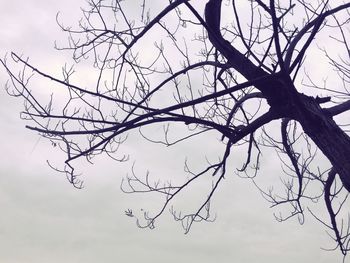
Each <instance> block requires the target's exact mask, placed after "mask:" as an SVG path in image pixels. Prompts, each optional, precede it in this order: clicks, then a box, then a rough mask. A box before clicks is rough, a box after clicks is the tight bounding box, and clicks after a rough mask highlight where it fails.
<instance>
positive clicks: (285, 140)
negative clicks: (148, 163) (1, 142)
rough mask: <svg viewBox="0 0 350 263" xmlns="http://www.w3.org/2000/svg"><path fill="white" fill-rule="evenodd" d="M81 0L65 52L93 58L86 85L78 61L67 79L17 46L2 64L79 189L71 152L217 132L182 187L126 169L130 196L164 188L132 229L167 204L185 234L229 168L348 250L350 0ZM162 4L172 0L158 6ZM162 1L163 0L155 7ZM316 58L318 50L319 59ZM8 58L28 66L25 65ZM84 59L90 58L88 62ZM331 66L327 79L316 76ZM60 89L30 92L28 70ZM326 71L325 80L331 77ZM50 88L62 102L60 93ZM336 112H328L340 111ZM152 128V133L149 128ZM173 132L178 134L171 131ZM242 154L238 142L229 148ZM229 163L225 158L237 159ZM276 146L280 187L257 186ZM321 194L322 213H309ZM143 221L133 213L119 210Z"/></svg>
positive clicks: (92, 152)
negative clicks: (194, 196) (133, 139)
mask: <svg viewBox="0 0 350 263" xmlns="http://www.w3.org/2000/svg"><path fill="white" fill-rule="evenodd" d="M136 2H137V1H133V2H132V3H131V2H130V1H129V2H128V1H121V0H120V1H118V0H113V1H112V0H111V1H107V0H105V1H103V0H99V1H98V0H89V1H88V4H89V7H88V9H86V10H83V16H82V19H81V20H80V21H79V23H78V26H77V27H76V28H73V27H67V26H64V24H63V23H62V22H60V19H59V16H58V17H57V21H58V24H59V26H60V27H61V29H62V30H63V31H65V32H66V33H68V45H67V46H65V47H59V46H56V48H57V49H58V50H68V51H71V52H72V54H73V59H74V61H75V62H76V64H78V63H85V64H89V63H91V67H92V68H93V70H94V71H93V72H94V74H95V75H93V76H94V77H96V79H95V82H94V83H91V86H89V87H84V86H80V85H79V84H76V82H77V81H78V80H77V79H75V74H74V73H75V70H74V68H73V67H68V66H65V67H63V71H62V73H63V76H62V77H58V76H57V77H56V76H54V75H53V74H49V73H46V72H44V71H42V70H41V69H40V68H39V67H36V66H34V65H32V64H31V63H30V62H29V60H28V59H25V58H23V56H19V55H17V54H15V53H11V56H10V59H6V58H5V59H3V60H1V62H2V65H3V66H4V67H5V69H6V70H7V73H8V75H9V78H10V81H9V83H8V86H7V90H8V92H9V94H10V95H13V96H20V97H22V98H24V101H25V103H24V106H25V108H24V111H23V112H22V115H21V116H22V118H23V119H25V120H27V121H30V122H31V124H30V125H28V126H26V127H27V128H28V129H30V130H33V131H36V132H39V133H40V134H41V136H43V137H45V138H47V139H49V140H51V142H52V144H53V145H54V146H57V147H59V148H60V149H61V150H62V151H63V152H65V154H66V161H65V165H64V168H63V169H58V168H55V167H53V168H54V169H56V170H57V171H60V172H63V173H65V174H66V175H67V177H68V179H69V181H70V182H71V183H72V184H73V185H74V186H75V187H78V188H79V187H81V186H82V181H81V180H80V179H79V177H78V174H77V173H76V171H75V169H74V162H75V160H77V159H83V158H85V159H86V160H87V161H88V162H91V160H92V158H93V157H94V156H96V155H100V154H102V153H104V154H107V155H108V156H110V157H111V158H113V159H115V160H117V161H125V160H126V159H127V158H126V157H121V158H119V157H117V156H119V146H120V145H121V144H122V143H123V142H124V141H125V140H126V135H127V134H128V132H130V131H132V130H135V129H136V130H138V131H139V133H140V135H141V136H142V137H143V138H145V139H146V140H148V141H151V142H154V143H162V144H164V145H166V146H172V145H174V144H177V143H186V142H187V141H189V140H192V139H194V137H196V136H203V134H206V133H213V132H214V133H215V134H216V135H218V136H219V138H220V140H219V141H218V143H222V144H223V145H224V151H223V152H222V155H221V158H220V160H219V161H218V162H216V163H213V162H210V161H209V160H208V165H205V166H204V168H203V170H202V171H199V172H198V171H196V172H194V171H192V170H191V169H190V168H189V166H188V164H187V163H186V164H185V172H186V173H187V174H188V177H187V180H185V181H184V182H182V183H181V184H179V185H174V184H171V183H167V182H165V183H160V182H155V183H154V182H151V180H150V179H149V177H148V175H146V177H145V178H141V177H140V176H138V175H137V174H136V172H135V171H134V169H133V170H132V175H131V176H128V177H127V178H126V179H125V180H124V182H123V190H124V191H125V192H153V193H158V194H160V195H161V196H164V198H165V199H164V200H165V201H164V204H163V205H162V207H161V209H160V210H159V211H158V212H157V213H155V214H150V213H148V212H144V214H143V217H144V218H143V221H141V218H137V224H138V225H139V226H140V227H151V228H153V227H154V222H155V220H156V219H157V218H158V217H159V216H160V215H162V214H163V212H164V211H165V210H166V209H167V208H170V211H171V213H172V214H173V216H174V218H175V220H179V221H181V222H182V225H183V227H184V229H185V231H186V232H188V231H189V230H190V228H191V226H192V224H193V223H194V222H198V221H210V220H212V218H211V216H210V200H211V198H212V196H213V194H214V192H215V191H216V190H217V187H218V185H219V184H220V183H221V182H222V180H223V178H224V176H225V175H226V176H228V175H231V174H238V175H239V176H242V177H246V178H249V179H250V180H251V181H252V183H253V184H254V185H255V186H256V187H257V189H258V190H259V191H260V192H261V194H262V196H263V197H264V198H265V199H266V200H267V201H269V202H270V203H271V205H272V206H273V207H275V206H279V207H288V208H289V212H288V213H287V214H284V215H278V216H276V218H277V220H279V221H284V220H286V219H288V218H291V217H298V219H299V220H300V222H301V223H302V222H303V220H304V214H305V212H310V213H311V214H312V215H313V216H314V217H315V218H316V219H317V220H319V221H320V222H321V223H322V224H324V226H325V228H326V229H327V230H331V232H330V236H331V237H332V238H333V239H334V241H335V248H334V249H339V250H340V251H341V253H342V254H343V255H344V256H345V255H346V254H347V252H348V251H349V250H350V230H349V228H350V224H349V222H350V216H349V214H348V211H346V205H347V203H346V202H347V197H348V194H349V191H350V138H349V130H347V128H348V127H349V123H348V120H346V118H344V116H345V114H347V111H348V110H350V100H349V96H350V92H349V89H350V87H349V83H350V60H349V56H350V48H349V39H348V35H349V34H348V33H349V17H350V15H349V10H350V4H349V3H347V4H344V3H338V4H337V5H335V3H334V1H332V2H330V1H326V0H318V1H304V0H301V1H285V2H283V3H282V1H274V0H270V1H263V0H255V1H239V3H238V2H236V1H234V0H230V1H222V0H209V1H207V2H205V1H194V0H192V1H189V0H169V1H168V2H167V1H159V3H158V2H155V1H152V3H151V1H149V2H150V3H147V1H146V0H143V1H142V0H140V1H139V2H137V5H135V3H136ZM166 2H167V3H166ZM155 3H157V4H155ZM315 54H316V55H315ZM12 64H17V65H19V66H21V67H23V68H22V69H21V70H20V72H19V74H18V73H16V72H18V70H17V71H16V70H15V69H14V68H13V65H12ZM85 64H84V65H85ZM321 72H327V74H328V75H327V76H323V75H321V74H322V73H321ZM36 77H38V78H39V79H41V81H45V80H48V81H50V85H52V84H54V85H55V86H56V87H57V89H58V90H57V92H56V93H54V94H53V95H52V96H50V99H49V100H45V99H43V98H42V97H41V96H39V95H37V94H36V93H35V90H34V91H33V90H32V87H31V83H32V81H31V80H32V78H36ZM327 78H328V79H327ZM54 95H56V96H57V97H58V98H56V97H55V96H54ZM335 117H336V120H334V119H335ZM151 125H160V126H162V127H163V128H164V129H163V131H164V134H163V135H162V137H161V138H158V139H157V140H155V139H153V138H151V137H150V136H148V135H146V134H145V133H144V132H143V129H144V128H145V127H148V126H151ZM174 125H176V126H175V127H176V129H179V127H181V133H178V134H181V137H178V138H175V139H174V138H173V137H172V136H170V130H171V128H174ZM236 149H238V150H236ZM242 149H245V151H244V152H245V161H244V162H243V164H242V166H239V167H236V168H235V169H232V168H231V167H230V168H229V167H228V163H230V162H232V155H235V154H236V155H240V156H241V155H242ZM271 149H274V152H275V153H276V155H277V156H278V158H279V160H280V164H281V166H282V170H283V173H282V175H281V182H282V188H281V189H279V190H275V189H273V188H267V189H265V188H264V187H262V186H261V185H259V183H258V181H257V180H256V179H257V178H258V177H261V176H264V174H261V175H259V176H258V172H259V169H260V167H261V165H263V163H261V160H262V154H263V153H264V152H266V151H267V152H269V153H270V152H271ZM208 175H211V177H210V178H211V179H212V180H213V185H212V188H211V190H210V191H209V192H208V193H202V195H203V196H204V198H203V199H204V201H203V203H202V204H201V205H199V206H198V209H196V210H195V211H194V212H193V213H186V214H182V213H178V212H177V211H175V210H174V209H172V208H171V203H172V202H173V200H174V199H175V197H177V196H179V195H180V194H181V193H182V192H183V191H184V189H187V188H188V187H189V186H190V185H192V184H194V183H195V182H196V181H197V180H199V178H202V177H205V176H208ZM310 201H311V202H324V204H325V208H326V211H327V212H328V216H329V217H328V219H327V218H323V217H321V216H318V215H317V214H316V213H314V212H313V211H311V209H308V208H307V206H305V204H307V202H310ZM125 213H126V215H128V216H130V217H133V218H134V217H137V216H136V215H135V214H134V213H133V211H132V210H130V209H128V210H127V211H125Z"/></svg>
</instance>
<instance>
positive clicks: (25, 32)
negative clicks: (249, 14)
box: [0, 0, 350, 263]
mask: <svg viewBox="0 0 350 263" xmlns="http://www.w3.org/2000/svg"><path fill="white" fill-rule="evenodd" d="M129 1H131V0H129ZM0 4H1V5H0V6H1V9H0V25H1V27H0V51H1V52H0V55H1V56H2V57H3V56H4V55H5V54H6V52H10V51H17V52H18V53H23V54H24V55H25V56H29V57H30V58H31V59H32V61H34V62H36V63H37V64H39V65H40V67H41V68H43V69H45V68H55V67H57V70H59V69H60V67H61V66H62V64H63V63H64V61H65V57H64V56H62V54H61V53H59V52H57V51H55V50H54V49H53V41H54V40H55V39H58V40H62V39H64V38H63V35H62V34H59V31H58V27H57V25H56V24H55V15H56V12H57V11H62V17H66V18H69V19H70V20H73V21H75V20H76V19H73V17H74V16H75V18H78V17H79V16H80V10H79V6H81V5H84V1H81V0H74V1H72V0H61V1H53V0H11V1H7V0H0ZM67 59H68V58H67ZM6 79H7V77H6V74H5V72H4V70H3V69H2V68H1V70H0V84H1V90H0V99H1V104H0V105H1V106H0V120H1V129H0V145H1V148H2V154H1V158H0V210H1V214H0V262H4V263H5V262H6V263H20V262H26V263H32V262H33V263H34V262H47V263H55V262H65V263H76V262H85V263H90V262H91V263H92V262H104V263H109V262H111V263H112V262H144V263H151V262H152V263H158V262H159V263H160V262H168V263H175V262H203V263H206V262H213V261H216V262H223V263H225V262H242V263H244V262H259V263H265V262H266V263H267V262H269V263H275V262H276V263H277V262H285V263H289V262H290V263H291V262H299V263H303V262H305V263H306V262H320V263H326V262H327V263H329V262H340V260H341V257H340V255H339V254H340V253H339V252H338V251H337V252H335V253H333V252H325V251H322V250H320V247H321V246H327V245H329V239H328V238H327V235H326V233H325V231H324V228H323V227H322V226H321V225H320V224H318V223H316V221H315V220H314V219H313V218H312V217H311V216H308V217H307V218H306V223H305V224H304V225H303V226H300V225H299V224H298V223H297V221H296V220H293V219H292V220H290V221H287V222H285V223H283V224H280V223H277V222H276V221H275V220H274V219H273V215H272V212H273V211H272V210H270V209H269V208H268V204H267V203H266V202H264V201H263V200H262V198H261V197H260V195H259V194H258V193H257V192H256V190H255V189H254V187H253V186H252V185H251V184H250V183H249V182H248V181H244V180H240V179H238V178H233V177H228V179H227V180H225V181H224V182H223V184H222V185H221V188H220V192H219V193H218V194H217V196H216V198H215V202H214V207H213V211H214V212H216V213H217V214H218V218H217V220H216V222H214V223H203V224H196V225H194V227H193V228H192V230H191V232H190V233H189V234H188V235H184V234H183V231H182V229H181V227H180V225H179V224H178V223H176V222H174V221H173V220H172V219H171V218H170V216H168V214H165V215H164V217H163V218H162V219H161V220H160V221H159V223H158V224H157V227H156V229H155V230H148V229H147V230H142V229H139V228H137V227H136V225H135V223H134V221H133V220H130V218H128V217H126V216H125V215H124V210H126V209H127V208H136V209H137V208H142V206H147V207H148V208H150V209H152V206H156V205H157V202H154V200H147V198H148V197H147V195H146V196H143V195H136V196H132V195H125V194H123V193H121V190H120V189H119V185H120V182H121V179H122V177H123V176H124V175H125V174H126V173H127V172H129V167H130V164H131V163H129V164H127V165H119V164H118V163H114V162H113V161H112V160H108V159H106V158H104V159H102V158H100V160H98V161H97V162H96V164H95V165H93V166H89V167H88V168H87V169H86V171H85V178H86V183H85V185H86V187H85V188H84V189H83V190H76V189H74V188H73V187H72V186H71V185H70V184H69V183H68V182H67V180H66V179H65V178H64V177H62V176H61V175H60V174H57V173H56V172H54V171H52V170H51V169H50V168H49V167H48V166H47V164H46V159H50V160H52V161H55V157H56V155H57V153H55V152H54V149H53V148H52V147H50V144H49V143H47V142H45V141H44V140H43V139H40V140H39V137H38V136H37V135H36V134H35V133H33V132H30V131H29V130H26V129H25V128H24V125H25V123H24V122H23V121H21V120H20V119H19V112H20V110H21V108H22V101H21V100H20V99H14V98H11V97H9V96H7V95H6V94H5V91H4V89H3V86H4V84H5V81H6ZM210 143H211V142H210ZM210 143H208V144H207V145H206V146H203V145H201V146H200V145H199V146H198V147H199V149H201V147H212V146H211V145H210ZM213 143H214V144H215V141H214V142H213ZM137 146H138V142H137V141H134V142H133V141H131V143H130V144H129V146H128V147H129V153H131V154H132V155H131V159H132V160H135V159H136V160H137V161H139V163H140V164H141V166H143V165H144V166H145V168H146V169H147V168H152V166H153V167H154V166H158V167H156V168H157V170H158V171H163V172H164V173H168V174H170V175H171V174H174V175H175V173H176V172H178V171H176V170H169V167H171V166H169V163H167V162H166V161H164V162H161V163H159V164H155V163H154V162H153V163H152V160H151V159H150V158H149V156H148V157H147V156H145V151H147V150H149V149H151V148H149V149H145V150H144V151H139V149H136V147H137ZM170 151H171V150H170ZM174 151H175V152H170V153H167V154H169V156H170V157H169V158H170V159H171V156H173V157H174V156H179V155H180V156H181V158H182V156H183V153H181V152H179V150H178V149H176V150H174ZM176 151H178V152H176ZM199 152H200V151H199ZM138 158H139V159H138ZM181 158H180V159H181ZM182 159H183V158H182ZM147 166H151V167H147ZM272 166H273V165H272ZM275 166H276V165H275ZM181 169H182V167H180V169H179V171H181ZM267 171H269V172H270V173H273V172H274V171H275V170H274V168H273V167H268V169H267ZM195 194H197V193H193V195H195ZM332 245H333V244H332ZM349 262H350V261H349Z"/></svg>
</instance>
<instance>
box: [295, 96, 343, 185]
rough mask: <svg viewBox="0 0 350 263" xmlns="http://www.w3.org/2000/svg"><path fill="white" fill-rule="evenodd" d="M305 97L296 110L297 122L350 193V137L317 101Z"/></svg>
mask: <svg viewBox="0 0 350 263" xmlns="http://www.w3.org/2000/svg"><path fill="white" fill-rule="evenodd" d="M303 96H304V98H303V99H302V104H303V106H302V107H301V108H299V109H295V110H297V111H298V116H296V120H297V121H298V122H299V123H300V124H301V126H302V127H303V130H304V132H305V133H306V134H307V135H308V136H309V137H310V138H311V139H312V140H313V142H314V143H315V144H316V145H317V146H318V148H319V149H320V150H321V151H322V152H323V154H324V155H325V156H326V157H327V158H328V160H329V161H330V162H331V164H332V165H333V167H334V168H335V170H336V172H337V173H338V174H339V176H340V179H341V181H342V183H343V185H344V187H345V188H346V189H347V190H348V191H349V192H350V137H349V136H348V135H347V134H346V133H345V132H344V131H343V130H342V129H341V128H340V127H339V126H338V125H337V124H336V122H335V121H334V120H333V118H332V116H331V115H329V114H327V113H326V112H325V111H324V110H323V109H322V108H321V107H320V106H319V104H318V103H317V102H316V100H315V99H312V98H309V97H306V96H305V95H303Z"/></svg>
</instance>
